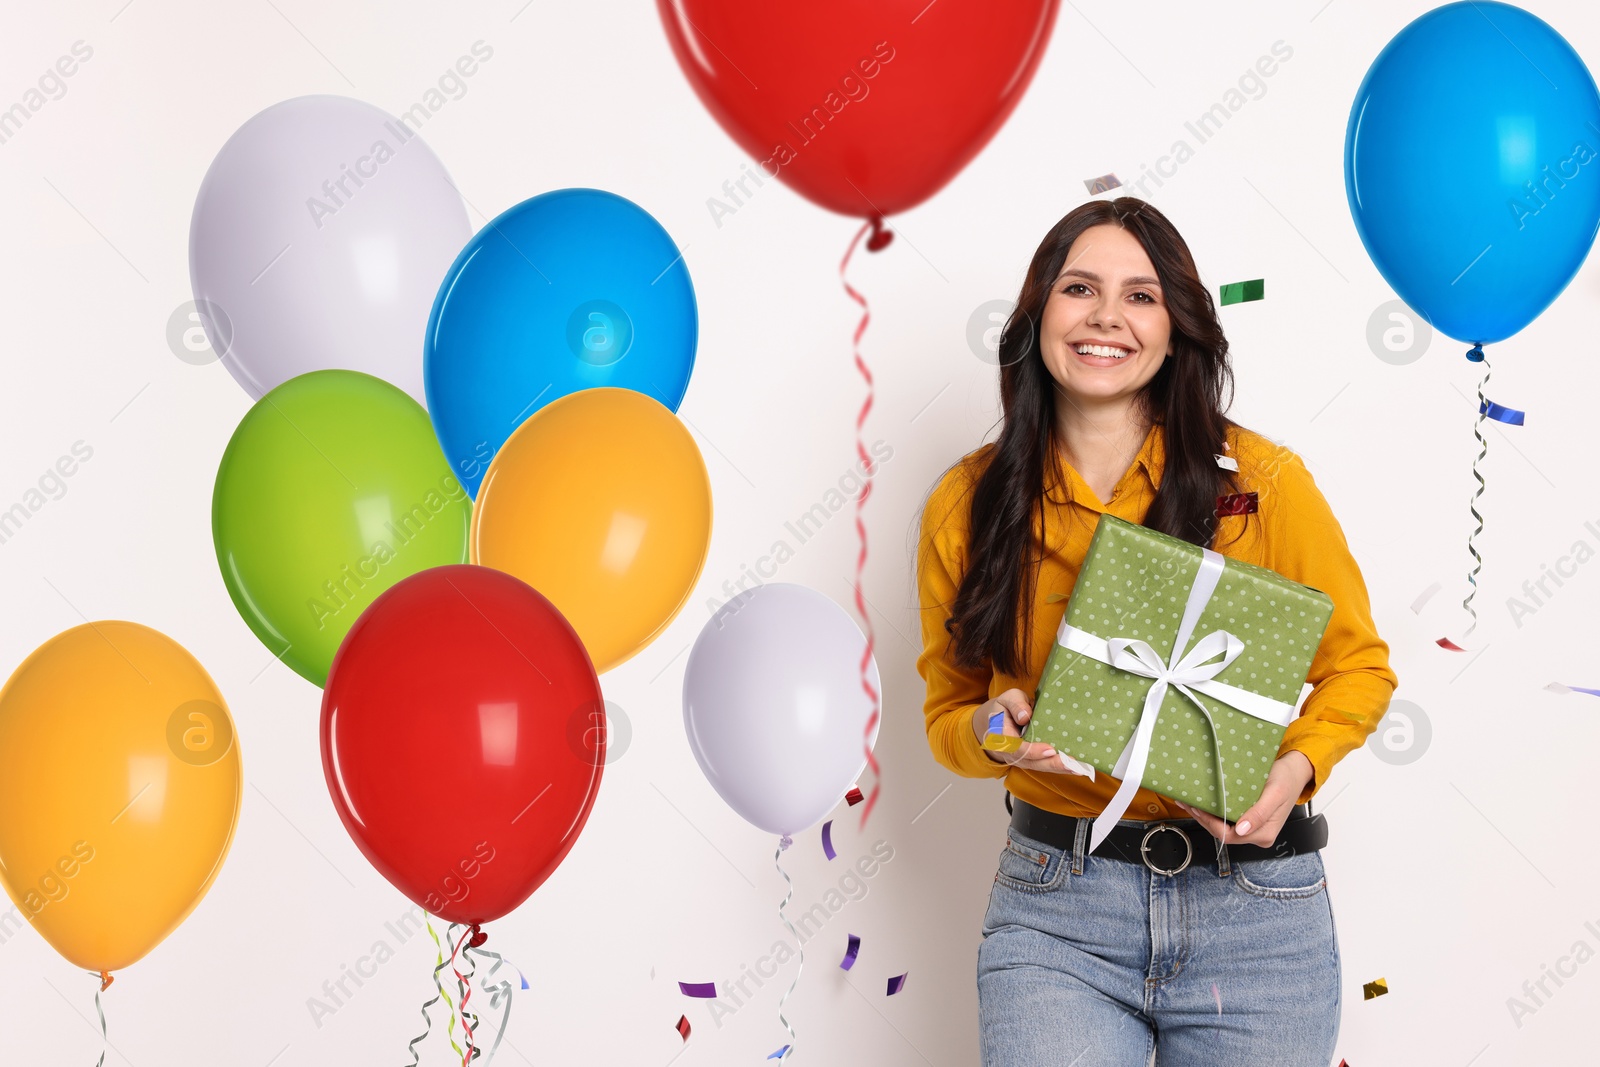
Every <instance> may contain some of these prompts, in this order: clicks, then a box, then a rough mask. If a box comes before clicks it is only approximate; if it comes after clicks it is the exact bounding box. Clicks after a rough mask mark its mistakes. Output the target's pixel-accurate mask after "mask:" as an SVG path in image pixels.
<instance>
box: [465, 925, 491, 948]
mask: <svg viewBox="0 0 1600 1067" xmlns="http://www.w3.org/2000/svg"><path fill="white" fill-rule="evenodd" d="M487 940H489V935H488V934H486V933H484V932H483V929H482V928H481V927H480V926H479V925H478V924H477V923H473V924H472V938H471V940H469V941H468V942H467V947H468V948H477V947H478V946H479V945H481V944H483V943H484V942H485V941H487Z"/></svg>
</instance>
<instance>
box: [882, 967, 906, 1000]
mask: <svg viewBox="0 0 1600 1067" xmlns="http://www.w3.org/2000/svg"><path fill="white" fill-rule="evenodd" d="M910 973H911V972H910V971H907V972H906V974H910ZM905 987H906V975H905V974H897V975H895V976H894V977H893V978H891V979H889V992H888V993H887V994H886V995H887V996H891V997H892V996H894V995H895V994H896V993H898V992H900V990H902V989H904V988H905Z"/></svg>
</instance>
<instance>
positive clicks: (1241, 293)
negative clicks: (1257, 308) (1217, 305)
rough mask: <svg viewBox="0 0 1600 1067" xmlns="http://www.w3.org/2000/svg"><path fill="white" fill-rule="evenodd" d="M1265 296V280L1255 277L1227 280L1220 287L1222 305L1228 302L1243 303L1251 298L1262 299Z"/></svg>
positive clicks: (1226, 304) (1224, 305)
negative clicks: (1250, 279) (1251, 278)
mask: <svg viewBox="0 0 1600 1067" xmlns="http://www.w3.org/2000/svg"><path fill="white" fill-rule="evenodd" d="M1266 296H1267V280H1266V279H1265V278H1257V279H1255V280H1254V281H1248V282H1229V283H1228V284H1227V285H1224V286H1223V287H1222V306H1223V307H1227V306H1228V305H1229V304H1243V303H1247V302H1249V301H1251V300H1264V299H1266Z"/></svg>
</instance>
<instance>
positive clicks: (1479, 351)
mask: <svg viewBox="0 0 1600 1067" xmlns="http://www.w3.org/2000/svg"><path fill="white" fill-rule="evenodd" d="M1467 358H1468V359H1470V360H1471V361H1472V362H1474V363H1482V362H1483V346H1482V345H1473V346H1472V347H1471V348H1469V349H1467Z"/></svg>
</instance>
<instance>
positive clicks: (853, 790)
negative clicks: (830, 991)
mask: <svg viewBox="0 0 1600 1067" xmlns="http://www.w3.org/2000/svg"><path fill="white" fill-rule="evenodd" d="M844 801H845V803H846V804H848V805H850V806H851V807H852V808H853V807H855V806H856V805H857V804H859V803H861V801H862V796H861V787H860V786H858V785H853V786H851V787H850V792H848V793H846V794H845V795H844ZM783 1047H784V1048H788V1047H789V1046H788V1045H785V1046H783Z"/></svg>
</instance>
